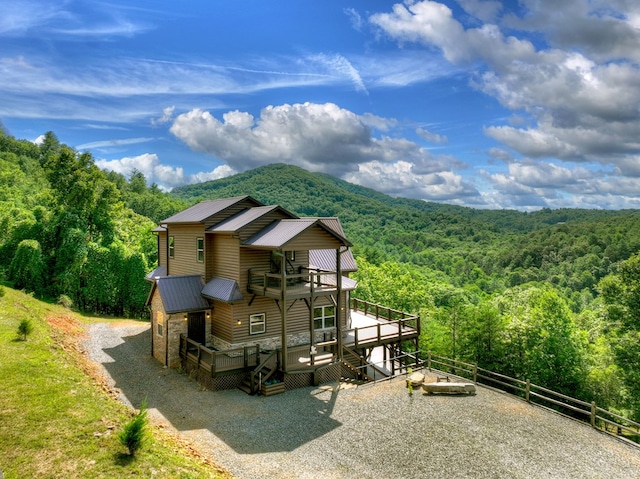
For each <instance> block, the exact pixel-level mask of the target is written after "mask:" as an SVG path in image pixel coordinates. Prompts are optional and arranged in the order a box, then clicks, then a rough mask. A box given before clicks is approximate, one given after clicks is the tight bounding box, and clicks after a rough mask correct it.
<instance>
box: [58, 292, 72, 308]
mask: <svg viewBox="0 0 640 479" xmlns="http://www.w3.org/2000/svg"><path fill="white" fill-rule="evenodd" d="M58 304H59V305H61V306H63V307H65V308H67V309H71V308H72V307H73V300H72V299H71V298H70V297H69V296H67V295H66V294H61V295H60V297H59V298H58Z"/></svg>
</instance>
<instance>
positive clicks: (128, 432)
mask: <svg viewBox="0 0 640 479" xmlns="http://www.w3.org/2000/svg"><path fill="white" fill-rule="evenodd" d="M148 422H149V419H148V418H147V400H146V399H145V400H144V401H142V405H141V406H140V411H138V412H137V413H136V414H135V415H134V416H133V418H132V419H131V420H130V421H129V422H128V423H127V424H125V426H124V428H123V429H122V431H120V435H119V436H118V438H119V439H120V444H122V445H123V446H124V447H126V448H127V451H128V452H129V455H130V456H133V455H135V453H136V451H137V450H138V449H140V447H141V446H142V444H143V443H144V441H145V440H146V438H147V424H148Z"/></svg>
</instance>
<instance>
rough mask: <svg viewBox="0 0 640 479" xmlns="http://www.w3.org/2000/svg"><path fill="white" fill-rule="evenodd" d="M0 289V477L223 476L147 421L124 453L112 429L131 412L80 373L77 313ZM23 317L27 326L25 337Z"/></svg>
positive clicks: (86, 366)
mask: <svg viewBox="0 0 640 479" xmlns="http://www.w3.org/2000/svg"><path fill="white" fill-rule="evenodd" d="M0 288H2V289H3V290H4V294H3V295H0V477H2V474H4V479H13V478H16V479H17V478H25V477H38V478H58V477H74V478H91V479H97V478H121V477H155V478H185V479H186V478H217V479H228V478H230V477H231V476H230V475H228V474H226V473H225V472H224V471H222V470H220V469H219V468H217V467H216V466H215V465H214V464H210V463H207V462H206V461H205V460H204V459H203V458H202V457H198V456H197V454H195V453H194V452H193V451H192V450H191V449H190V448H189V447H188V445H187V444H186V443H183V442H181V441H180V440H179V439H178V438H177V437H175V436H173V435H171V434H169V433H167V432H164V431H162V430H161V429H159V428H157V427H154V426H153V425H151V426H150V427H149V431H150V434H149V439H148V440H147V441H146V442H145V444H144V446H143V447H142V448H141V449H140V450H139V451H138V452H137V454H136V455H135V457H131V456H129V455H128V454H127V451H126V449H125V448H123V446H122V445H121V444H120V441H119V440H118V434H119V433H120V431H121V430H122V428H123V426H124V425H125V424H126V423H127V422H129V421H130V420H131V418H132V417H133V414H134V412H133V411H131V410H129V409H128V408H127V407H126V406H125V405H124V404H122V403H120V402H119V401H118V400H117V399H115V398H114V397H113V396H112V395H110V394H109V392H108V391H107V390H106V388H105V387H104V386H102V385H101V384H100V383H99V382H98V381H96V380H94V379H92V377H91V374H87V372H88V371H90V369H91V367H92V366H91V365H90V363H89V362H88V361H87V360H86V359H85V358H84V357H83V356H82V354H81V353H80V352H79V350H78V349H77V347H76V342H77V340H78V338H79V337H80V335H81V334H82V331H83V329H82V321H84V319H83V318H82V317H81V316H80V315H77V314H74V313H72V312H70V311H69V310H67V309H65V308H63V307H61V306H57V305H51V304H47V303H43V302H40V301H37V300H36V299H34V298H32V297H31V296H29V295H26V294H24V293H21V292H19V291H15V290H12V289H9V288H6V287H2V286H0ZM23 319H29V320H31V322H32V324H33V332H32V333H31V334H30V335H29V336H28V338H27V340H26V341H23V340H21V338H19V337H18V334H17V328H18V325H19V324H20V321H22V320H23ZM87 320H88V321H91V319H90V318H87Z"/></svg>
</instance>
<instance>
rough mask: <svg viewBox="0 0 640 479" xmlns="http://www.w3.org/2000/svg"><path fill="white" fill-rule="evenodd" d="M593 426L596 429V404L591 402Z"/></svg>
mask: <svg viewBox="0 0 640 479" xmlns="http://www.w3.org/2000/svg"><path fill="white" fill-rule="evenodd" d="M591 426H593V427H596V402H595V401H591Z"/></svg>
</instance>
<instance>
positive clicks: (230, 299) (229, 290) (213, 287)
mask: <svg viewBox="0 0 640 479" xmlns="http://www.w3.org/2000/svg"><path fill="white" fill-rule="evenodd" d="M202 295H203V296H205V297H207V298H209V299H215V300H218V301H224V302H225V303H237V302H239V301H244V296H243V295H242V293H241V292H240V287H239V286H238V283H237V282H236V281H234V280H232V279H227V278H215V277H214V278H212V279H211V281H209V282H208V283H207V284H205V285H204V288H202Z"/></svg>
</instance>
